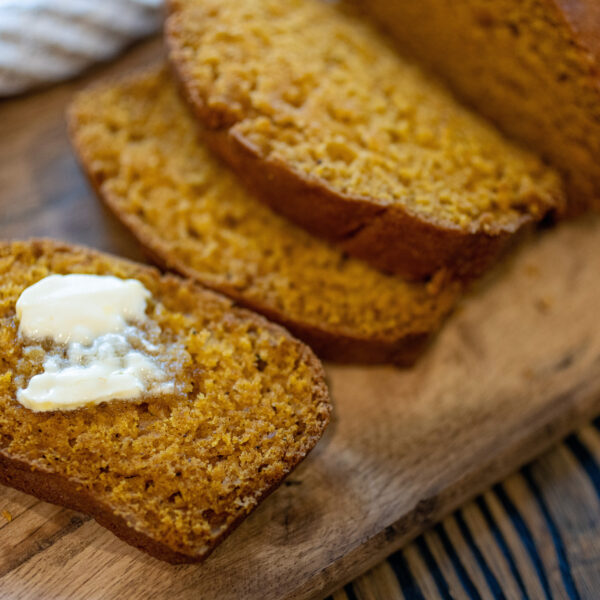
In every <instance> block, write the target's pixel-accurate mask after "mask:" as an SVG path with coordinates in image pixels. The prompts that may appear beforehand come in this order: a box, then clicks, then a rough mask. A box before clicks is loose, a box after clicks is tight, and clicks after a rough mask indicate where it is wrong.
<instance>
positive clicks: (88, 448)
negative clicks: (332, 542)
mask: <svg viewBox="0 0 600 600" xmlns="http://www.w3.org/2000/svg"><path fill="white" fill-rule="evenodd" d="M53 273H58V274H67V273H92V274H111V275H115V276H117V277H121V278H135V279H138V280H139V281H141V282H142V283H143V284H144V285H145V286H146V288H148V289H149V290H150V291H151V293H152V299H151V300H149V302H148V306H147V315H148V318H149V320H150V321H152V322H153V323H155V324H156V325H158V326H159V327H160V333H159V337H160V340H159V341H160V342H161V343H163V344H165V345H166V346H169V345H170V344H177V345H178V346H180V347H181V349H182V350H181V351H180V354H179V364H177V365H176V375H175V377H176V380H177V386H176V391H175V392H174V393H173V394H171V395H162V396H148V397H146V398H144V401H143V402H133V401H122V400H120V401H111V402H107V403H102V404H100V405H97V406H90V407H85V408H81V409H77V410H73V411H68V412H62V411H53V412H41V413H36V412H32V411H30V410H28V409H26V408H24V407H23V406H22V405H21V404H19V402H18V401H17V400H16V391H17V387H18V385H19V382H22V383H23V382H24V383H26V382H27V381H28V380H29V379H30V378H31V377H32V376H33V375H35V374H36V373H38V372H40V371H41V369H42V362H43V352H40V353H39V356H37V357H36V356H32V355H28V356H25V355H24V354H23V350H24V341H23V339H22V338H21V337H20V336H19V334H18V323H17V321H16V315H15V303H16V300H17V298H18V297H19V295H20V294H21V292H22V291H23V290H24V289H25V288H26V287H28V286H30V285H32V284H33V283H35V282H36V281H38V280H40V279H41V278H43V277H45V276H47V275H49V274H53ZM0 344H1V346H0V347H1V348H2V350H1V351H0V481H2V482H3V483H6V484H8V485H13V486H14V487H17V488H19V489H23V490H26V491H29V492H30V493H33V494H37V495H39V496H40V497H42V498H43V499H46V500H50V501H54V502H58V503H64V504H65V505H67V506H71V507H73V508H78V509H80V510H85V511H86V512H90V513H91V514H92V516H95V517H96V518H98V520H99V521H100V522H101V523H102V524H104V525H106V526H108V527H109V528H111V529H112V530H113V531H115V533H117V535H120V536H121V537H123V538H124V539H125V540H126V541H130V542H132V543H135V545H138V546H140V547H141V548H142V549H144V550H146V551H148V552H150V553H152V554H153V555H155V556H157V557H158V558H163V559H167V560H171V561H173V562H188V561H189V562H191V561H198V560H202V559H204V558H205V557H206V556H207V555H208V553H209V552H210V551H211V550H212V549H213V548H214V546H215V545H216V544H217V543H218V542H219V541H220V540H221V539H222V538H223V537H224V536H225V535H226V534H227V533H228V531H230V530H231V529H232V528H233V527H234V526H235V525H236V524H237V523H238V522H239V521H240V520H241V519H243V518H244V517H245V516H246V515H247V514H248V513H249V512H250V511H251V510H252V509H253V508H254V507H255V506H256V505H257V503H258V502H259V501H260V500H261V499H262V497H264V496H265V495H266V494H267V493H268V492H269V491H271V490H272V489H274V488H275V487H276V486H277V485H278V484H279V483H280V482H281V480H282V479H283V477H285V475H287V473H289V472H290V471H291V470H292V469H293V468H294V467H295V466H296V464H297V463H298V462H299V461H300V460H302V458H303V457H304V456H306V454H307V453H308V452H309V451H310V449H311V448H312V447H313V446H314V444H315V443H316V442H317V440H318V439H319V438H320V436H321V435H322V433H323V430H324V428H325V427H326V425H327V423H328V421H329V414H330V405H329V401H328V394H327V390H326V387H325V384H324V377H323V372H322V368H321V366H320V363H319V362H318V361H317V360H316V358H315V357H314V355H313V354H312V352H311V351H310V350H309V349H308V348H307V347H306V346H304V345H303V344H301V343H300V342H298V341H297V340H295V339H294V338H292V337H291V336H290V335H289V334H288V333H287V332H286V331H285V330H284V329H282V328H280V327H279V326H277V325H273V324H271V323H269V322H268V321H266V320H264V319H263V318H262V317H259V316H258V315H254V314H253V313H250V312H248V311H245V310H242V309H237V308H234V307H233V306H232V304H231V302H230V301H229V300H227V299H225V298H223V297H221V296H219V295H217V294H214V293H213V292H210V291H208V290H204V289H202V288H200V287H199V286H197V285H196V284H193V283H191V282H190V281H189V280H187V281H186V280H182V279H179V278H177V277H175V276H171V275H169V276H163V277H161V276H160V275H159V274H158V272H157V271H156V270H154V269H151V268H149V267H143V266H141V265H136V264H134V263H131V262H128V261H124V260H120V259H117V258H114V257H109V256H107V255H103V254H100V253H96V252H93V251H90V250H87V249H83V248H76V247H73V246H67V245H61V244H59V243H55V242H49V241H32V242H14V243H12V244H8V243H3V244H0Z"/></svg>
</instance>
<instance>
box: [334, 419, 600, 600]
mask: <svg viewBox="0 0 600 600" xmlns="http://www.w3.org/2000/svg"><path fill="white" fill-rule="evenodd" d="M599 464H600V417H599V418H598V419H596V421H594V423H593V424H591V425H589V426H588V427H585V428H584V429H582V430H581V431H579V432H578V433H577V435H572V436H570V437H569V438H567V439H566V440H565V441H564V443H563V444H561V445H560V446H558V447H557V448H555V449H554V450H552V451H550V452H549V453H547V454H546V455H544V456H543V457H542V458H540V459H538V460H537V461H536V462H534V463H533V464H531V465H528V466H526V467H524V468H523V469H521V471H520V472H519V473H517V474H515V475H513V476H512V477H510V478H509V479H507V480H506V481H504V482H503V483H501V484H498V485H496V486H494V488H493V489H491V490H489V491H487V492H486V493H484V494H483V495H482V496H480V497H478V498H477V499H475V500H474V501H472V502H470V503H468V504H467V505H465V506H463V507H462V508H461V509H460V510H458V511H457V512H456V513H454V514H453V515H452V516H450V517H448V518H446V519H445V520H444V521H443V522H442V523H439V524H438V525H436V526H435V527H434V528H433V529H431V530H430V531H428V532H426V533H425V534H424V535H422V536H421V537H419V538H418V539H417V540H415V541H414V542H413V543H412V544H410V545H409V546H407V547H406V548H404V549H403V550H401V551H399V552H397V553H395V554H393V555H392V556H390V557H389V558H388V559H387V561H385V562H384V563H382V564H380V565H379V566H377V567H375V568H374V569H372V570H371V571H369V572H368V573H366V574H365V575H363V576H362V577H359V578H358V579H356V580H355V581H354V582H352V583H350V584H348V585H346V586H345V587H344V588H343V589H341V590H339V591H337V592H336V593H335V594H333V596H330V597H329V598H328V599H327V600H346V599H347V600H356V599H357V600H367V599H368V600H400V599H403V598H405V599H407V600H413V599H414V600H429V599H444V600H446V599H451V598H470V599H474V600H478V599H479V598H483V599H486V598H492V599H504V598H506V599H508V600H512V599H513V598H515V599H516V598H535V599H537V598H541V599H551V598H567V599H569V600H578V599H590V600H591V599H597V598H600V466H599Z"/></svg>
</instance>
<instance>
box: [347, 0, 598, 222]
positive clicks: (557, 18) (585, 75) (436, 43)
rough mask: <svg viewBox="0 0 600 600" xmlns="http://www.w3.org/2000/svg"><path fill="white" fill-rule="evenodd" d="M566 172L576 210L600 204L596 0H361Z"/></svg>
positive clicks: (408, 47)
mask: <svg viewBox="0 0 600 600" xmlns="http://www.w3.org/2000/svg"><path fill="white" fill-rule="evenodd" d="M357 1H358V3H359V4H362V5H364V8H365V10H368V11H370V12H371V13H373V15H374V16H376V17H377V18H378V19H379V21H380V22H381V24H382V25H384V26H385V27H386V28H387V29H388V30H389V31H390V32H391V33H392V34H393V35H394V37H395V39H396V40H397V41H398V42H399V43H400V44H401V46H402V47H403V49H404V50H405V51H406V52H408V53H410V54H412V55H414V56H416V57H417V58H418V59H419V60H422V61H424V62H425V63H426V64H427V65H428V66H429V67H432V68H433V69H435V70H436V71H437V72H438V74H439V75H440V76H441V77H443V78H444V79H446V80H447V81H448V83H449V84H450V85H451V86H452V87H453V89H454V90H455V91H456V93H457V94H458V95H459V96H462V97H463V98H464V99H465V100H466V101H467V102H469V103H470V104H471V105H472V106H474V107H475V108H476V109H477V110H478V111H480V112H481V113H482V114H484V115H486V116H487V117H488V118H490V119H493V120H494V121H495V122H496V124H497V125H498V126H499V127H500V128H501V129H502V130H503V131H505V132H506V133H507V134H509V135H510V136H512V137H514V138H515V139H517V140H520V141H522V142H523V143H525V144H526V145H527V146H528V147H529V148H532V149H533V150H536V151H537V152H539V153H540V154H541V155H543V156H545V157H546V158H547V159H548V160H549V161H550V162H551V163H552V164H554V166H555V167H556V169H557V170H559V171H561V172H562V173H563V174H564V176H565V180H566V184H567V191H568V192H569V209H570V212H579V211H580V210H582V209H585V208H589V207H590V206H592V207H595V208H596V209H598V208H600V161H598V156H599V155H600V3H599V2H597V0H576V1H573V0H496V1H494V2H485V1H482V0H466V1H464V2H453V3H451V2H446V1H441V0H419V2H410V1H407V0H357Z"/></svg>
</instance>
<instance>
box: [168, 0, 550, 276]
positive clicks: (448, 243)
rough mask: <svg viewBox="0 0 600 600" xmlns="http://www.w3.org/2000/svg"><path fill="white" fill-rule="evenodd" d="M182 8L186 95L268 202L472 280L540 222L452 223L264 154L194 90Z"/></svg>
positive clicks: (177, 71) (171, 50)
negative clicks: (345, 190)
mask: <svg viewBox="0 0 600 600" xmlns="http://www.w3.org/2000/svg"><path fill="white" fill-rule="evenodd" d="M177 8H178V2H177V0H168V2H167V14H168V15H169V16H168V18H167V21H166V24H165V41H166V45H167V49H168V52H167V54H168V58H169V63H170V65H171V70H172V72H173V74H174V77H175V80H176V81H177V83H178V87H179V90H180V92H181V94H182V96H183V98H184V99H185V100H186V103H187V104H188V106H189V107H190V109H191V110H192V111H193V113H194V114H195V115H196V117H197V118H198V120H199V121H200V122H201V124H202V125H203V127H205V128H206V129H207V131H206V133H205V134H204V135H205V137H206V139H207V142H208V143H209V144H210V146H211V148H212V149H213V151H214V152H215V153H216V154H217V155H219V156H220V157H221V158H222V159H223V160H224V161H225V162H226V163H227V164H228V165H230V167H231V168H232V169H233V170H234V171H235V172H236V174H237V175H238V176H239V177H240V179H241V180H242V181H243V182H244V184H245V185H246V186H247V187H248V188H249V189H250V190H251V191H253V192H254V193H255V194H256V196H257V197H258V198H259V199H260V200H261V201H263V202H265V203H266V204H268V205H269V206H270V207H271V208H272V209H273V210H275V211H276V212H278V213H279V214H282V215H283V216H285V217H287V218H288V219H290V220H292V221H294V222H295V223H297V224H299V225H300V226H301V227H303V228H305V229H306V230H307V231H309V232H311V233H312V234H314V235H316V236H319V237H322V238H324V239H327V240H328V241H330V242H332V243H334V244H336V245H338V246H339V247H341V248H342V249H343V250H344V251H345V252H347V253H348V254H350V255H352V256H356V257H357V258H360V259H362V260H364V261H365V262H367V263H369V264H370V265H371V266H373V267H374V268H376V269H378V270H380V271H382V272H384V273H389V274H395V275H400V276H402V277H404V278H406V279H409V280H423V279H426V278H427V277H430V276H432V275H433V274H435V273H436V272H438V271H440V270H442V269H444V270H447V271H449V272H451V273H452V276H454V277H456V278H459V279H462V280H464V281H470V280H473V279H474V278H476V277H478V276H479V275H481V274H482V273H483V272H484V271H485V270H486V269H487V268H488V267H489V266H490V265H491V264H493V262H494V260H495V259H496V258H497V257H498V256H499V255H500V254H501V253H502V251H503V250H504V248H505V247H506V246H507V244H508V242H509V240H510V238H511V237H512V236H513V235H514V234H515V233H517V232H519V231H521V230H522V229H524V228H527V227H528V226H531V225H532V224H534V223H535V222H536V220H537V219H536V218H534V217H533V216H532V214H530V213H523V214H522V215H521V217H520V218H519V219H516V220H515V221H513V222H511V223H509V224H506V225H503V224H497V223H489V224H486V227H485V230H484V229H483V228H481V227H477V228H460V227H459V226H446V225H442V224H439V223H435V222H434V221H433V220H426V219H424V218H421V217H419V216H418V215H415V214H411V213H410V212H409V211H407V210H405V208H404V207H403V206H401V205H399V204H392V205H387V206H385V205H382V204H380V203H378V202H377V201H376V199H371V198H364V197H356V196H351V195H348V194H342V193H339V192H337V191H335V190H333V189H332V188H331V187H330V186H329V185H327V183H326V182H324V181H323V180H320V179H316V178H313V179H311V178H309V177H307V176H306V175H304V174H302V173H299V172H297V171H295V170H294V169H293V167H292V166H290V165H288V164H284V163H282V162H279V161H276V160H273V159H269V158H266V157H264V156H263V155H262V154H261V151H260V149H258V148H257V147H256V146H254V145H253V144H252V143H251V142H250V141H249V140H248V139H247V138H245V137H244V136H243V135H242V134H240V132H239V131H236V128H235V124H236V122H237V121H239V120H240V119H241V118H243V115H240V114H238V112H239V111H236V110H234V109H233V108H232V107H230V106H227V105H223V106H216V107H207V106H206V104H205V101H204V99H203V98H202V97H201V95H200V94H198V93H197V92H196V91H195V90H194V87H193V85H192V82H193V77H192V76H191V74H190V73H189V72H187V69H186V65H185V64H184V61H183V60H182V57H181V53H180V51H179V49H178V47H177V45H176V42H175V38H176V33H177V28H178V24H177V20H176V18H175V17H176V14H174V13H175V11H176V9H177ZM555 201H556V205H557V206H558V205H559V204H560V203H561V202H560V201H561V199H560V198H556V199H555ZM552 208H553V207H551V206H547V207H545V209H546V210H551V209H552ZM539 216H540V217H541V216H543V215H539Z"/></svg>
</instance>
